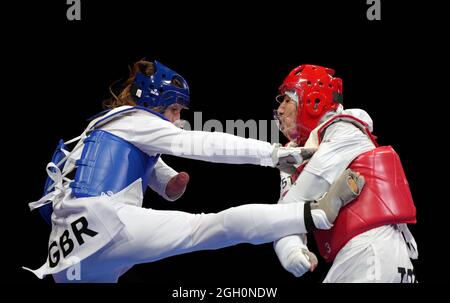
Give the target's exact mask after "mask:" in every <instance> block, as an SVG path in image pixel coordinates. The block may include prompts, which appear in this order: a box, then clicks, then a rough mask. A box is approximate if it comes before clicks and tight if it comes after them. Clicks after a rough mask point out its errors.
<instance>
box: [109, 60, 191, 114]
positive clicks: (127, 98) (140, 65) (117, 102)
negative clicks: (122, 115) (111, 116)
mask: <svg viewBox="0 0 450 303" xmlns="http://www.w3.org/2000/svg"><path fill="white" fill-rule="evenodd" d="M129 70H130V74H129V76H128V79H127V80H126V81H125V82H124V83H123V84H122V88H121V89H120V92H119V94H118V95H116V94H115V93H114V91H113V89H112V86H113V85H114V84H115V83H113V84H112V85H111V86H110V87H109V92H110V94H111V98H109V99H107V100H105V101H103V107H104V108H111V109H112V108H116V107H119V106H124V105H131V106H135V105H136V102H135V101H134V99H133V96H132V95H131V87H132V85H133V82H134V80H135V79H136V74H137V73H141V74H144V75H146V76H151V75H153V74H154V73H155V66H154V65H153V62H149V61H146V60H144V59H141V60H139V61H137V62H136V63H134V64H133V67H129ZM172 84H173V85H175V86H178V87H183V85H182V83H181V81H180V80H179V79H177V78H174V79H172ZM152 109H153V110H155V111H158V112H161V111H162V110H164V108H163V107H162V106H158V107H154V108H152Z"/></svg>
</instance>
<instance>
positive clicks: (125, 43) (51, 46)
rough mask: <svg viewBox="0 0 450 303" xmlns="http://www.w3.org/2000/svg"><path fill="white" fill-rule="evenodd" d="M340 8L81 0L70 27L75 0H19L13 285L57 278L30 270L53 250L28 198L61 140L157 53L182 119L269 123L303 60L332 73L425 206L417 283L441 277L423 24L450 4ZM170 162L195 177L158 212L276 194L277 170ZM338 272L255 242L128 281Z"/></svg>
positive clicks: (428, 41) (274, 279)
mask: <svg viewBox="0 0 450 303" xmlns="http://www.w3.org/2000/svg"><path fill="white" fill-rule="evenodd" d="M49 2H50V1H49ZM341 2H342V3H339V4H338V3H333V2H332V1H330V2H326V1H315V2H314V4H312V3H309V2H305V1H294V2H292V3H291V2H290V1H286V2H281V1H278V2H277V4H276V5H275V4H268V3H267V4H263V3H260V1H248V2H246V3H243V1H240V2H228V1H227V2H222V1H219V2H204V3H197V4H193V3H190V2H184V3H177V2H170V3H161V2H156V1H142V2H141V1H115V2H114V3H111V2H110V1H95V3H94V1H86V0H84V1H83V0H82V1H81V3H82V12H81V18H82V20H81V21H68V20H67V19H66V9H67V8H68V5H66V3H65V1H59V2H56V1H52V2H51V3H47V2H46V1H34V2H32V3H16V7H15V8H14V10H11V11H9V12H14V16H15V17H14V18H12V20H8V22H7V23H8V24H7V25H6V26H5V27H4V28H6V29H7V32H6V33H5V37H6V38H7V43H6V45H7V47H6V51H7V52H8V55H9V57H5V59H6V61H9V62H6V63H7V64H8V65H9V66H12V69H11V73H10V74H9V77H8V78H9V79H8V80H13V81H11V82H10V85H11V86H10V87H11V90H10V91H9V92H11V93H12V95H13V100H14V102H16V103H13V102H8V105H13V107H12V109H11V110H8V112H10V113H11V115H15V116H17V117H18V123H17V124H14V125H13V126H12V127H11V125H9V131H7V135H12V136H13V137H14V138H13V140H14V141H13V142H15V144H14V152H13V153H8V155H9V156H8V157H7V158H5V159H6V161H5V162H6V164H7V165H10V164H14V166H13V168H12V169H11V170H9V171H12V172H13V174H12V175H13V176H14V180H13V181H12V182H11V183H10V184H8V186H9V187H8V188H9V190H8V192H9V193H12V196H11V197H10V198H8V200H13V201H9V202H10V203H9V204H10V205H13V208H12V211H11V212H8V213H12V215H11V216H8V218H6V220H8V219H10V220H11V221H7V225H8V226H9V228H10V229H12V230H14V232H11V233H7V234H8V235H9V236H11V238H6V239H8V240H5V241H6V243H8V245H7V247H8V249H7V250H8V252H10V255H11V257H10V258H9V259H8V264H7V265H8V269H11V274H9V275H8V280H10V281H14V282H31V283H41V284H46V283H53V281H52V279H51V278H50V277H48V278H45V279H44V280H42V281H41V280H38V279H37V278H35V277H34V275H32V274H31V273H29V272H25V271H23V270H21V269H20V266H22V265H25V266H28V267H31V268H37V267H39V266H40V265H42V263H43V262H44V260H45V257H46V250H47V239H48V227H47V226H46V225H45V223H44V222H43V220H42V219H41V218H40V217H39V215H38V214H37V213H30V212H29V211H28V207H27V203H28V202H29V201H34V200H37V199H38V198H39V197H40V195H41V193H42V187H43V182H44V180H45V165H46V163H47V161H48V160H49V159H50V156H51V153H52V152H53V149H54V146H55V145H56V143H57V141H58V140H59V139H60V138H64V139H66V140H67V139H70V138H72V137H75V136H77V135H78V134H79V133H80V132H81V131H82V130H83V129H84V126H85V119H86V118H88V117H90V116H92V115H93V114H95V113H97V112H99V111H100V110H101V109H102V108H101V101H102V100H103V99H105V98H107V97H108V87H109V85H111V84H112V83H113V82H114V81H115V80H119V79H125V78H126V77H127V72H128V66H129V65H131V64H132V63H133V62H135V61H137V60H139V59H141V58H143V57H145V58H147V59H148V60H154V59H157V60H159V61H160V62H162V63H164V64H166V65H168V66H169V67H171V68H172V69H174V70H176V71H177V72H179V73H180V74H181V75H183V76H184V77H185V78H186V79H187V81H188V82H189V85H190V89H191V110H190V111H189V112H186V113H185V114H184V116H183V118H185V119H187V120H190V121H191V122H192V117H193V112H194V111H202V113H203V121H206V120H207V119H218V120H220V121H222V122H223V123H224V122H225V120H227V119H231V120H237V119H243V120H244V121H246V120H249V119H255V120H263V119H267V120H270V119H271V118H272V116H271V113H272V109H274V108H275V102H274V97H275V96H276V94H277V87H278V85H279V84H280V83H281V81H282V80H283V78H284V76H286V75H287V73H288V72H289V71H290V70H291V69H292V68H294V67H295V66H297V65H300V64H302V63H310V64H319V65H324V66H328V67H332V68H334V69H335V70H336V71H337V75H338V76H340V77H341V78H343V81H344V105H345V107H346V108H353V107H357V108H363V109H365V110H366V111H367V112H369V114H370V115H371V116H372V118H373V120H374V134H375V135H377V136H378V137H379V142H380V143H381V144H383V145H385V144H386V145H392V146H393V147H394V148H395V149H396V150H397V152H398V153H399V154H400V157H401V159H402V163H403V165H404V169H405V172H406V175H407V177H408V180H409V183H410V187H411V191H412V194H413V197H414V200H415V203H416V207H417V211H418V213H417V218H418V224H417V225H415V226H412V227H411V230H412V232H413V234H414V235H415V238H416V240H417V242H418V245H419V254H420V259H419V260H418V261H415V262H414V265H415V267H416V274H417V278H418V279H419V281H421V282H439V281H442V277H443V276H444V274H445V270H444V268H443V264H444V263H443V260H442V262H441V261H439V258H440V257H441V256H442V255H441V250H442V249H443V247H441V238H440V237H439V235H438V234H439V233H440V232H441V231H442V228H441V225H440V224H442V223H441V222H442V221H443V220H444V219H445V215H444V214H443V210H442V209H441V208H439V207H437V206H436V205H439V202H442V204H443V203H445V202H446V201H442V196H438V195H437V193H436V188H434V187H435V186H436V183H434V182H435V181H436V179H437V176H436V175H435V174H434V172H431V171H430V162H432V163H433V164H432V165H431V166H432V167H433V168H437V169H440V168H443V167H445V164H440V163H438V162H437V161H436V158H434V156H433V155H431V153H434V151H435V150H436V149H434V147H435V146H436V145H437V144H436V143H435V142H434V143H433V138H432V137H431V136H432V135H433V134H435V130H436V131H439V129H441V127H440V123H441V122H442V121H441V120H440V119H438V118H435V116H433V115H430V111H431V112H432V113H434V115H436V113H438V112H439V110H440V108H442V107H439V106H435V105H436V104H435V103H434V102H437V101H436V100H434V99H433V98H431V95H429V93H428V92H429V91H430V88H433V87H435V85H434V84H433V83H434V82H433V77H435V76H434V73H433V72H431V68H432V67H435V66H436V65H438V64H440V63H441V61H439V59H438V57H437V54H438V52H439V49H440V47H439V46H438V45H434V43H435V39H434V38H432V34H433V31H432V30H426V29H425V26H426V25H427V26H428V25H430V23H429V22H428V21H427V22H425V21H424V16H427V15H428V11H430V10H433V11H434V10H439V8H434V7H430V6H427V7H424V6H417V5H415V4H412V3H409V2H398V1H396V3H397V4H396V6H393V5H394V4H393V3H392V2H393V1H389V2H388V1H381V2H382V11H381V17H382V20H381V21H369V20H367V18H366V10H367V8H368V7H369V5H367V4H366V1H341ZM7 13H8V12H5V14H7ZM432 22H439V20H438V19H435V20H434V21H432ZM424 49H425V50H430V49H431V50H432V54H431V55H430V54H429V53H425V51H424ZM431 127H433V129H432V128H431ZM436 157H437V156H436ZM17 158H19V159H20V161H17V160H14V159H17ZM8 159H10V160H8ZM164 159H165V160H166V162H167V163H169V164H170V165H171V166H173V167H174V168H175V169H177V170H178V171H187V172H188V173H189V174H190V176H191V181H190V183H189V187H188V190H187V191H186V193H185V195H184V196H183V198H182V199H180V200H178V201H177V202H175V203H168V202H165V201H164V200H163V199H161V198H160V197H159V196H157V195H156V194H154V193H151V192H147V194H146V199H145V206H146V207H153V208H156V209H176V210H182V211H187V212H217V211H220V210H223V209H225V208H228V207H231V206H236V205H240V204H245V203H275V202H276V200H277V197H278V190H279V184H278V183H279V180H278V172H277V171H276V170H274V169H269V168H262V167H256V166H251V165H242V166H234V165H224V164H212V163H206V162H201V161H193V160H187V159H178V158H174V157H167V156H166V157H164ZM8 162H9V163H8ZM433 186H434V187H433ZM444 200H445V199H444ZM437 201H438V203H437ZM8 235H5V237H8ZM312 242H313V241H310V243H312ZM311 246H312V247H314V244H311ZM328 268H329V265H327V264H326V263H325V262H324V261H323V260H322V259H320V264H319V268H318V269H317V270H316V271H315V272H314V273H312V274H311V273H308V274H305V276H304V277H302V278H300V279H295V278H294V277H293V276H291V274H289V273H287V272H286V271H284V270H283V269H282V267H281V265H280V264H279V262H278V260H277V257H276V255H275V253H274V252H273V249H272V244H266V245H260V246H252V245H246V244H243V245H238V246H235V247H231V248H226V249H222V250H218V251H206V252H196V253H191V254H188V255H182V256H176V257H172V258H168V259H166V260H162V261H158V262H155V263H151V264H143V265H138V266H135V267H134V268H133V269H131V270H130V271H129V272H128V273H126V274H125V275H123V276H122V277H121V278H120V280H119V282H151V283H152V285H153V287H154V288H158V285H162V286H161V288H162V289H170V288H175V287H178V286H179V285H209V286H212V287H214V286H217V287H219V286H220V287H225V286H226V285H235V284H238V285H243V286H250V285H269V286H270V285H285V286H286V287H288V289H295V287H299V286H298V285H299V284H301V283H305V282H306V283H308V282H320V281H321V280H322V279H323V278H324V277H325V274H326V271H327V269H328Z"/></svg>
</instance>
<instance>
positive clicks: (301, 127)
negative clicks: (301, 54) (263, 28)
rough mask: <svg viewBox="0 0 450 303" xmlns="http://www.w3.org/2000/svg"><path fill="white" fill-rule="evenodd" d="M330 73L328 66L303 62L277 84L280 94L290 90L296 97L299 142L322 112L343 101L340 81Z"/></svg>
mask: <svg viewBox="0 0 450 303" xmlns="http://www.w3.org/2000/svg"><path fill="white" fill-rule="evenodd" d="M334 74H335V71H334V69H331V68H327V67H322V66H318V65H310V64H303V65H300V66H298V67H296V68H294V69H293V70H292V71H291V72H290V73H289V75H288V76H287V77H286V79H285V80H284V81H283V83H282V84H281V86H280V88H279V90H280V93H282V94H284V93H285V92H286V91H287V90H294V91H295V92H296V93H297V95H298V98H299V102H298V107H297V129H298V138H297V144H299V145H303V144H304V143H305V142H306V140H307V139H308V137H309V134H310V132H311V131H312V130H313V129H314V128H315V127H317V125H318V124H319V121H320V119H321V118H322V117H323V115H324V114H326V113H327V112H329V111H331V110H336V109H337V108H338V106H339V104H342V103H343V97H342V80H341V79H340V78H337V77H333V75H334Z"/></svg>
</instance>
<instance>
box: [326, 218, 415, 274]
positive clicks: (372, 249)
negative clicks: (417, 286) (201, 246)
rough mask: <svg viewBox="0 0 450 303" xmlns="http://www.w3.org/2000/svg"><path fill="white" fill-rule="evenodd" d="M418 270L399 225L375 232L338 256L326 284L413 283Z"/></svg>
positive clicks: (367, 233) (351, 242) (359, 238)
mask: <svg viewBox="0 0 450 303" xmlns="http://www.w3.org/2000/svg"><path fill="white" fill-rule="evenodd" d="M411 282H416V279H415V275H414V268H413V265H412V263H411V260H410V257H409V254H408V248H407V246H406V242H405V239H404V238H403V235H402V233H401V231H400V230H399V229H398V228H397V226H396V225H386V226H381V227H378V228H374V229H371V230H369V231H367V232H365V233H362V234H360V235H358V236H356V237H354V238H353V239H351V240H350V241H349V242H348V243H347V244H346V245H345V246H344V247H343V248H342V249H341V250H340V251H339V253H338V254H337V256H336V258H335V260H334V262H333V265H332V267H331V269H330V271H329V272H328V274H327V276H326V278H325V280H324V283H411Z"/></svg>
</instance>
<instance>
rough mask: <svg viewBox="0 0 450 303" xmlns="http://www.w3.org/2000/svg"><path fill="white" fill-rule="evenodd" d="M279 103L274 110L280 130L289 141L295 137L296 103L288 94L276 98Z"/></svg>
mask: <svg viewBox="0 0 450 303" xmlns="http://www.w3.org/2000/svg"><path fill="white" fill-rule="evenodd" d="M278 101H279V103H280V105H279V106H278V109H277V110H276V114H277V116H278V120H279V122H280V130H281V132H282V133H283V134H284V135H285V136H286V137H287V138H288V139H289V140H291V141H293V140H295V139H296V138H297V103H296V102H295V101H294V100H292V99H291V98H290V97H289V96H288V95H284V96H282V98H281V100H280V99H278Z"/></svg>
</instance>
